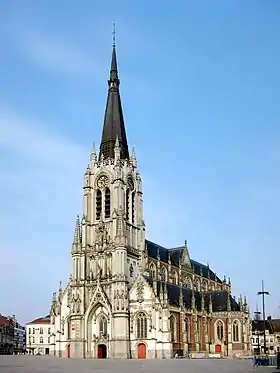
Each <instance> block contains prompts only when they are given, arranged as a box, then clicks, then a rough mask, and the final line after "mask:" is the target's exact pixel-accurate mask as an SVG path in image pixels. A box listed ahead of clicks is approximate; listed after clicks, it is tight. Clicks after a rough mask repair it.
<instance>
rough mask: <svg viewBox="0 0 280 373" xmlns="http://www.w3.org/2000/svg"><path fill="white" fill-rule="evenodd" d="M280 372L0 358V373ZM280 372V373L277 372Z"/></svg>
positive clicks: (236, 364) (192, 363)
mask: <svg viewBox="0 0 280 373" xmlns="http://www.w3.org/2000/svg"><path fill="white" fill-rule="evenodd" d="M88 372H90V373H95V372H98V373H103V372H104V373H117V372H120V373H145V372H147V373H157V372H159V373H165V372H166V373H181V372H182V373H251V372H255V373H262V372H266V373H277V370H276V368H271V367H268V368H267V367H263V368H261V367H259V368H253V367H252V361H251V360H189V359H182V360H180V359H178V360H112V359H111V360H80V359H59V358H52V357H45V356H1V355H0V373H88ZM278 372H279V371H278Z"/></svg>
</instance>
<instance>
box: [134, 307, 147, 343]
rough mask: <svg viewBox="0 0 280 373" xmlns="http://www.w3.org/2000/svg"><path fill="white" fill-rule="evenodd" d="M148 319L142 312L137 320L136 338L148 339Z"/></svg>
mask: <svg viewBox="0 0 280 373" xmlns="http://www.w3.org/2000/svg"><path fill="white" fill-rule="evenodd" d="M147 334H148V332H147V317H146V315H145V314H144V312H140V313H139V314H138V316H137V319H136V338H137V339H144V338H147Z"/></svg>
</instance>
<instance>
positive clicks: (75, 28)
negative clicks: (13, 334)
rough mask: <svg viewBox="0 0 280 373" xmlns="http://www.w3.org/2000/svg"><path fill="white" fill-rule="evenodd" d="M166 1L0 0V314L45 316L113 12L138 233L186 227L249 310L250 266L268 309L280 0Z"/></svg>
mask: <svg viewBox="0 0 280 373" xmlns="http://www.w3.org/2000/svg"><path fill="white" fill-rule="evenodd" d="M170 4H171V3H170V2H162V1H157V0H155V1H153V2H151V1H150V2H143V1H140V0H139V1H138V0H135V1H133V2H132V1H128V0H127V1H121V0H119V1H104V2H93V1H86V0H84V1H83V2H78V1H67V2H66V1H60V2H57V1H55V0H48V1H40V2H34V1H31V0H30V1H29V0H26V1H24V2H21V1H13V2H11V1H9V0H2V1H1V4H0V42H1V55H0V82H1V84H0V166H1V173H0V193H1V196H2V198H1V208H0V234H1V241H0V242H1V243H0V258H1V279H2V281H1V285H0V293H1V305H0V312H1V313H3V314H12V313H15V314H16V315H17V316H18V317H19V319H20V320H21V321H23V322H26V321H29V320H30V319H32V318H33V317H37V316H41V315H44V314H47V313H48V312H49V308H50V302H51V296H52V292H53V291H56V290H57V288H58V285H59V281H60V280H62V281H63V283H64V284H65V282H66V281H67V278H68V275H69V271H70V266H71V258H70V251H71V243H72V239H73V229H74V225H75V219H76V213H78V212H81V207H82V186H83V173H84V171H85V168H86V166H87V163H88V159H89V153H90V149H91V146H92V142H93V141H95V142H96V144H97V145H99V141H100V136H101V129H102V124H103V116H104V108H105V101H106V94H107V79H108V70H109V64H110V57H111V43H112V42H111V38H112V36H111V30H112V22H113V21H115V22H116V29H117V55H118V62H119V70H120V79H121V94H122V101H123V108H124V114H125V122H126V128H127V135H128V141H129V144H130V146H132V145H135V146H136V155H137V160H138V165H139V169H140V171H141V174H142V177H143V185H144V213H145V220H146V225H147V237H148V238H149V239H151V240H154V241H156V242H157V243H159V244H162V245H165V246H167V247H174V246H176V245H181V244H183V242H184V240H185V239H188V242H189V251H190V255H191V257H192V258H193V259H195V260H198V261H201V262H203V263H206V262H207V261H209V263H210V266H211V267H212V268H213V270H214V271H215V272H217V274H218V275H219V276H220V277H223V276H224V274H225V275H227V276H230V277H231V281H232V287H233V293H234V294H236V295H237V296H238V295H239V294H240V293H241V294H243V295H247V298H248V300H249V303H250V306H251V309H252V311H254V310H255V307H256V303H257V302H259V306H260V299H258V297H257V296H256V293H257V291H259V290H260V287H261V279H262V278H263V279H264V281H265V285H266V287H267V289H268V290H269V291H270V293H271V295H270V297H269V298H268V299H267V307H268V313H271V314H273V315H274V316H277V315H280V308H279V306H280V294H279V286H278V282H279V281H278V280H279V275H278V271H279V257H280V254H279V242H280V230H279V211H280V177H279V164H280V146H279V145H280V125H279V119H280V108H279V107H280V106H279V95H280V74H279V66H280V54H279V48H278V45H279V37H280V24H279V12H280V3H279V2H277V1H249V0H248V1H246V2H244V1H242V0H240V1H238V0H237V1H222V0H221V1H218V0H217V1H215V0H212V1H202V0H200V1H186V0H185V1H183V0H182V1H173V2H172V6H171V5H170ZM277 269H278V271H277ZM3 279H4V282H3Z"/></svg>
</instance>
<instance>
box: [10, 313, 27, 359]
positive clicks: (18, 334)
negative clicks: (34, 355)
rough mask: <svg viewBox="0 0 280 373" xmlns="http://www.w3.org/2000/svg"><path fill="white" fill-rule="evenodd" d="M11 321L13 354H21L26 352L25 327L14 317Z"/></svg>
mask: <svg viewBox="0 0 280 373" xmlns="http://www.w3.org/2000/svg"><path fill="white" fill-rule="evenodd" d="M11 319H12V322H13V325H14V341H13V344H14V352H15V353H16V354H21V353H24V352H25V350H26V329H25V326H23V325H21V324H20V323H19V322H18V320H17V319H16V317H15V315H13V316H12V318H11Z"/></svg>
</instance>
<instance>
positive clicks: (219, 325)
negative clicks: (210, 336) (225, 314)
mask: <svg viewBox="0 0 280 373" xmlns="http://www.w3.org/2000/svg"><path fill="white" fill-rule="evenodd" d="M216 331H217V337H218V338H219V340H220V341H222V340H223V336H224V324H223V323H222V321H220V320H219V321H218V322H217V325H216Z"/></svg>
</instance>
